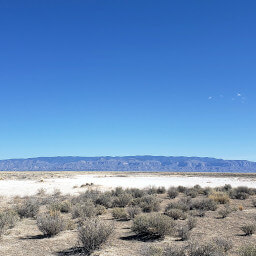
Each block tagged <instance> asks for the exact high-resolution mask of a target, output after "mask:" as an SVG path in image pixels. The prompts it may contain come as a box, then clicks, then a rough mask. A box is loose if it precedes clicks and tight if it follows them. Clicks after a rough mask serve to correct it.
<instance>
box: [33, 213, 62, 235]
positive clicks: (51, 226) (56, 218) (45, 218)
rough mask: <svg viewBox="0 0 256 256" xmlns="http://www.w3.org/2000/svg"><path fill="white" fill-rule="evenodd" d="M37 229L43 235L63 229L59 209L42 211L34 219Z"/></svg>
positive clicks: (53, 233) (55, 233)
mask: <svg viewBox="0 0 256 256" xmlns="http://www.w3.org/2000/svg"><path fill="white" fill-rule="evenodd" d="M36 222H37V226H38V228H39V230H40V231H41V232H42V233H43V234H44V235H45V236H55V235H57V234H59V233H60V232H61V231H62V230H64V228H65V225H64V220H63V218H62V217H61V215H60V212H59V211H51V212H48V213H42V214H40V215H38V216H37V219H36Z"/></svg>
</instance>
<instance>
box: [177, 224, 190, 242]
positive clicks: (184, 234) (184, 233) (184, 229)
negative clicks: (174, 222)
mask: <svg viewBox="0 0 256 256" xmlns="http://www.w3.org/2000/svg"><path fill="white" fill-rule="evenodd" d="M189 231H190V230H189V228H188V226H187V225H183V226H179V227H178V228H177V235H178V237H180V239H181V241H186V240H188V239H189V238H190V232H189Z"/></svg>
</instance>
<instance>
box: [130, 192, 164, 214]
mask: <svg viewBox="0 0 256 256" xmlns="http://www.w3.org/2000/svg"><path fill="white" fill-rule="evenodd" d="M160 202H161V201H160V200H159V198H157V197H156V196H154V195H146V196H143V197H140V198H136V199H134V200H133V202H132V203H133V205H137V206H139V207H140V208H141V209H142V211H143V212H157V211H159V210H160Z"/></svg>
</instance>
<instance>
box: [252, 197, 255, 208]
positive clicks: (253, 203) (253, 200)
mask: <svg viewBox="0 0 256 256" xmlns="http://www.w3.org/2000/svg"><path fill="white" fill-rule="evenodd" d="M252 205H253V206H254V207H256V198H254V199H252Z"/></svg>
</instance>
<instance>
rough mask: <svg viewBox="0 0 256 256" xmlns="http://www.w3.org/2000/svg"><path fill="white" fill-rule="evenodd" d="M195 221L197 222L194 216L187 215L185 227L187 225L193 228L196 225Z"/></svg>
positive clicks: (190, 228)
mask: <svg viewBox="0 0 256 256" xmlns="http://www.w3.org/2000/svg"><path fill="white" fill-rule="evenodd" d="M196 223H197V220H196V218H193V217H189V218H188V220H187V227H188V229H189V230H192V229H193V228H195V227H196Z"/></svg>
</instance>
